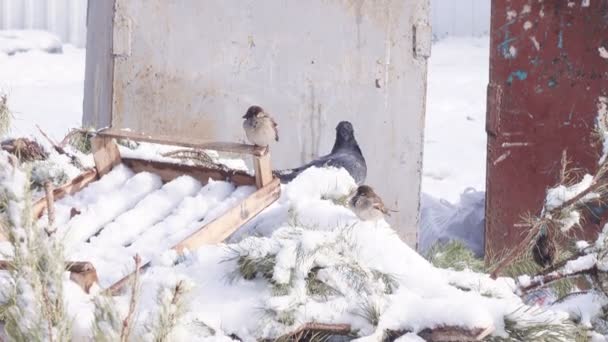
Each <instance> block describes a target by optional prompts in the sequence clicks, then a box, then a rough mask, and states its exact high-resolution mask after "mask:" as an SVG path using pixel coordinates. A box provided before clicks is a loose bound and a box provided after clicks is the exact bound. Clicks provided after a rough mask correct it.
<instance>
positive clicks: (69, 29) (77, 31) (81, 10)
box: [0, 0, 107, 47]
mask: <svg viewBox="0 0 608 342" xmlns="http://www.w3.org/2000/svg"><path fill="white" fill-rule="evenodd" d="M93 1H107V0H93ZM86 18H87V0H0V29H3V30H8V29H37V30H47V31H50V32H53V33H55V34H56V35H58V36H59V37H60V38H61V40H62V41H63V42H65V43H71V44H73V45H76V46H78V47H84V46H85V44H86V37H87V34H86Z"/></svg>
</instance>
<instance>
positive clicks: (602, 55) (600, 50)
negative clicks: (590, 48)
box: [597, 46, 608, 59]
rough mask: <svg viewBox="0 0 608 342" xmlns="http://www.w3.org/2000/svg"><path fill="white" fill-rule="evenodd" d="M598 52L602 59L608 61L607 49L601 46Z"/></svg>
mask: <svg viewBox="0 0 608 342" xmlns="http://www.w3.org/2000/svg"><path fill="white" fill-rule="evenodd" d="M597 51H598V52H599V53H600V57H602V58H603V59H608V50H606V48H605V47H603V46H600V47H599V48H597Z"/></svg>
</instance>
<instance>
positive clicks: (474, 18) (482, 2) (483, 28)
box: [431, 0, 492, 39]
mask: <svg viewBox="0 0 608 342" xmlns="http://www.w3.org/2000/svg"><path fill="white" fill-rule="evenodd" d="M491 2H492V1H491V0H431V23H432V25H433V36H434V37H435V39H441V38H445V37H447V36H482V35H487V34H489V33H490V8H491Z"/></svg>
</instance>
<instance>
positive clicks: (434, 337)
mask: <svg viewBox="0 0 608 342" xmlns="http://www.w3.org/2000/svg"><path fill="white" fill-rule="evenodd" d="M493 331H494V327H493V326H490V327H488V328H485V329H484V328H475V329H465V328H460V327H453V326H445V327H437V328H434V329H425V330H423V331H421V332H420V333H419V334H418V335H419V336H420V337H422V338H423V339H424V340H425V341H431V342H451V341H459V342H464V341H482V340H483V339H484V338H486V337H487V336H489V335H490V334H491V333H492V332H493Z"/></svg>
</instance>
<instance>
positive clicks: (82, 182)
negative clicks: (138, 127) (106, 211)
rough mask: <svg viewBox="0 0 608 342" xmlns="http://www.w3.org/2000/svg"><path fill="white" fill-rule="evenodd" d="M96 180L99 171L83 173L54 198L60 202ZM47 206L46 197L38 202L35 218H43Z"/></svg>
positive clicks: (57, 189)
mask: <svg viewBox="0 0 608 342" xmlns="http://www.w3.org/2000/svg"><path fill="white" fill-rule="evenodd" d="M95 179H97V170H95V169H90V170H87V171H85V172H83V173H81V174H80V175H79V176H78V177H76V178H74V179H72V180H71V181H70V182H69V183H67V184H65V185H63V186H61V187H59V188H56V189H55V190H53V197H54V198H55V201H58V200H60V199H62V198H64V197H65V196H68V195H72V194H74V193H76V192H78V191H80V190H82V189H84V187H86V186H87V185H89V183H91V182H93V181H94V180H95ZM46 206H47V201H46V197H43V198H41V199H39V200H38V201H36V203H34V206H33V209H32V213H33V216H34V218H36V219H38V218H40V217H41V216H42V213H43V212H44V211H45V210H46ZM0 240H1V238H0Z"/></svg>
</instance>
